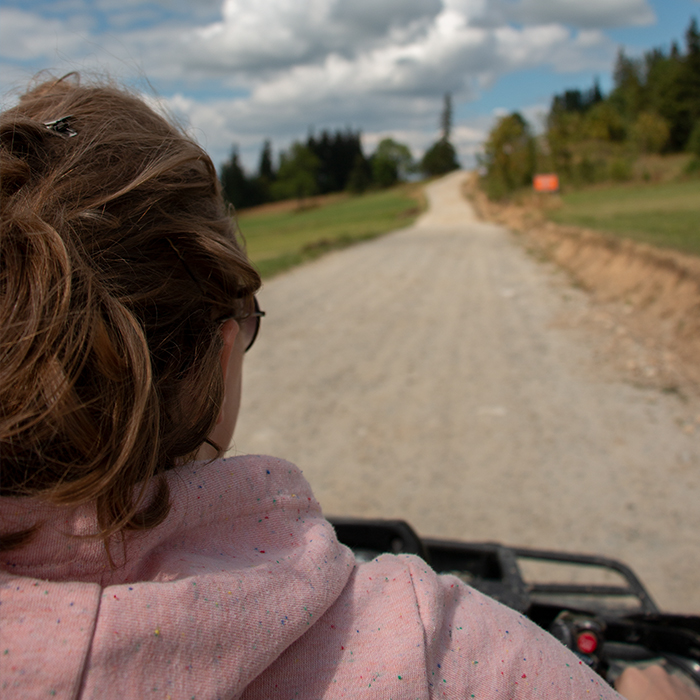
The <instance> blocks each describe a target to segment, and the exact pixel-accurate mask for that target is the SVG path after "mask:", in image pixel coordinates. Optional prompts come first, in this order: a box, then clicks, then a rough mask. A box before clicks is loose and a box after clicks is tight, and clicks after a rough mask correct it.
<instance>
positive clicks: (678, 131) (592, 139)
mask: <svg viewBox="0 0 700 700" xmlns="http://www.w3.org/2000/svg"><path fill="white" fill-rule="evenodd" d="M684 151H687V152H690V153H692V154H693V155H694V158H693V160H691V162H690V165H689V169H690V170H698V171H700V32H699V31H698V25H697V21H696V20H695V19H692V20H691V21H690V24H689V26H688V29H687V30H686V32H685V47H684V49H681V48H679V46H678V44H677V43H676V42H673V43H672V44H671V48H670V50H669V51H664V50H663V49H661V48H655V49H652V50H651V51H648V52H646V53H645V54H644V55H643V56H642V57H641V58H631V57H629V56H627V55H625V53H624V51H622V50H620V51H619V52H618V56H617V60H616V64H615V69H614V72H613V89H612V90H611V92H610V93H609V94H608V95H607V96H605V95H603V94H602V92H601V90H600V87H599V85H598V83H597V82H596V83H595V84H594V85H593V87H592V88H590V89H588V90H583V91H582V90H567V91H565V92H564V93H562V94H558V95H555V96H554V98H553V99H552V104H551V107H550V109H549V113H548V115H547V117H546V122H545V132H544V134H543V135H542V136H541V137H538V138H535V137H534V136H533V132H532V127H531V126H530V124H529V123H528V122H527V120H526V119H525V118H524V117H523V116H522V115H521V114H520V113H518V112H513V113H511V114H509V115H507V116H504V117H502V118H501V119H499V120H498V122H497V123H496V125H495V126H494V128H493V129H492V130H491V132H490V134H489V137H488V139H487V141H486V143H485V145H484V153H483V156H482V157H481V166H482V173H483V176H482V183H483V185H484V188H485V190H486V192H487V193H488V194H489V196H491V197H492V198H494V199H498V198H502V197H504V196H506V195H508V194H509V193H510V192H513V191H514V190H516V189H518V188H520V187H523V186H528V185H530V184H531V182H532V177H533V175H534V174H535V172H537V171H539V172H555V173H557V174H558V175H559V177H560V180H562V181H563V182H564V183H571V184H586V183H593V182H599V181H603V180H625V179H629V178H630V177H631V175H632V166H633V164H634V161H635V160H636V159H637V158H638V157H639V156H640V155H642V154H650V153H661V154H663V153H681V152H684Z"/></svg>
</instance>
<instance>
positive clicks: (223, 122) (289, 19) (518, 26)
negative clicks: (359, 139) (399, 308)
mask: <svg viewBox="0 0 700 700" xmlns="http://www.w3.org/2000/svg"><path fill="white" fill-rule="evenodd" d="M2 1H3V0H0V2H2ZM96 6H99V8H100V10H101V11H102V12H103V13H104V14H103V16H102V20H101V21H102V23H101V24H98V23H97V20H96V19H95V18H94V16H93V14H92V13H93V11H94V9H95V7H96ZM33 7H41V5H34V6H33ZM45 7H46V8H51V9H50V11H49V10H48V9H47V10H46V13H45V15H42V14H40V10H36V11H34V12H28V11H23V10H20V9H17V8H16V7H15V8H14V9H11V8H7V9H2V10H0V11H1V12H2V17H0V61H2V63H3V65H6V66H9V67H10V69H9V70H7V71H3V77H2V78H1V80H2V81H3V83H4V87H7V86H8V81H15V82H17V81H19V80H20V79H21V78H23V77H24V72H26V71H30V72H31V68H30V66H32V65H33V66H36V68H37V69H38V68H43V67H47V66H52V65H53V66H56V72H57V73H59V74H60V73H63V72H67V71H68V70H75V69H77V70H83V71H85V70H87V71H88V72H89V71H90V69H91V67H95V66H99V67H101V68H103V69H106V70H107V71H108V72H109V73H111V74H112V75H114V76H116V77H120V76H128V78H133V76H137V77H139V78H142V77H143V76H144V75H145V76H148V77H149V78H151V79H152V80H154V81H155V82H156V84H157V85H158V86H159V89H160V90H161V91H162V92H165V93H170V94H171V95H173V97H171V98H170V100H169V104H170V106H171V107H172V109H174V110H175V111H176V112H177V113H178V114H181V115H182V116H183V118H186V119H187V120H189V122H190V123H191V124H192V126H193V129H194V130H195V135H197V134H199V140H200V141H201V142H203V145H205V147H207V148H208V149H209V150H210V152H211V153H212V155H213V156H214V158H215V160H217V159H218V160H221V158H222V157H224V155H225V154H226V153H227V152H228V150H229V148H230V144H231V143H233V142H237V143H239V144H240V146H241V149H242V152H243V153H244V154H245V153H246V149H248V150H249V151H250V152H252V149H257V148H259V144H260V143H261V141H262V138H263V136H264V135H269V136H271V137H272V138H273V139H275V141H276V142H277V143H279V144H280V145H285V144H286V143H287V142H288V141H289V139H291V138H293V137H295V136H297V137H299V136H301V135H302V134H303V133H305V132H306V130H307V129H308V128H309V127H311V126H317V127H319V128H321V127H330V128H343V127H345V126H351V127H354V128H360V127H366V128H369V129H371V133H372V134H381V133H392V134H393V133H399V132H397V131H396V130H397V129H398V130H399V131H400V132H403V133H406V134H407V135H410V141H409V144H410V145H411V147H412V148H415V149H418V150H422V149H423V148H425V146H426V145H427V144H428V141H429V139H430V138H433V137H434V131H435V129H436V122H437V116H438V115H439V111H440V106H441V100H442V95H443V94H444V93H445V92H448V91H449V92H452V93H453V95H454V98H455V103H456V104H460V103H464V102H465V101H469V100H472V99H474V98H476V97H477V96H478V95H479V94H480V92H481V91H483V90H484V89H485V88H486V87H488V86H490V85H492V84H493V83H494V82H495V81H496V80H497V79H498V78H499V77H500V76H502V75H504V74H506V73H508V72H511V71H514V70H523V69H528V68H535V67H544V68H547V69H549V70H553V71H557V72H567V71H571V72H574V71H584V70H605V69H607V68H609V66H610V63H611V61H612V58H613V56H614V52H615V46H614V45H613V43H612V42H611V41H610V40H609V39H608V38H607V37H606V36H605V34H604V33H603V32H602V31H601V28H602V27H608V26H613V25H615V26H617V25H620V24H628V25H634V24H640V23H644V22H649V21H651V19H653V13H652V11H651V9H650V8H649V5H648V2H647V0H586V2H585V3H583V2H581V0H352V1H350V0H265V1H264V2H261V1H260V0H219V3H218V4H217V0H201V2H196V3H191V2H186V1H185V0H154V2H152V3H149V4H148V7H147V8H146V10H147V12H148V14H147V15H143V14H139V13H142V12H144V11H145V10H144V7H143V4H142V3H140V2H138V0H91V1H90V2H86V0H56V1H55V2H53V3H47V4H46V5H45ZM217 8H218V12H217V11H216V10H217ZM159 12H160V13H162V15H161V16H160V19H159V21H155V20H154V18H156V19H157V18H158V17H159V15H158V13H159ZM134 23H136V24H134ZM132 25H134V26H133V27H132ZM130 27H131V28H130ZM204 94H206V95H207V96H206V97H203V95H204ZM185 95H188V96H187V97H185ZM194 95H198V97H197V98H195V97H194ZM465 128H466V127H465ZM472 128H473V129H476V131H474V132H470V133H472V135H474V133H476V132H477V131H478V130H479V128H480V127H477V126H474V127H472ZM457 133H460V138H463V139H464V141H463V145H462V146H461V148H463V149H467V150H468V149H469V148H471V146H470V145H469V144H470V143H471V141H470V140H469V138H471V137H469V138H467V136H466V134H467V132H465V131H463V132H458V130H457V129H456V130H455V134H457ZM418 134H423V135H424V136H423V137H422V138H421V137H419V136H418ZM426 134H427V135H428V136H426ZM367 138H368V139H369V138H370V137H369V136H368V137H367ZM455 138H456V136H455ZM367 142H368V143H369V141H367ZM460 143H462V142H460Z"/></svg>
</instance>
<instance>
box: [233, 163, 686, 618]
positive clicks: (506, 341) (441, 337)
mask: <svg viewBox="0 0 700 700" xmlns="http://www.w3.org/2000/svg"><path fill="white" fill-rule="evenodd" d="M463 177H464V173H461V172H457V173H453V174H451V175H449V176H447V177H445V178H443V179H441V180H439V181H437V182H435V183H433V184H431V185H429V186H428V187H427V196H428V199H429V202H430V209H429V211H428V212H427V213H426V214H425V215H424V216H423V217H422V218H421V219H419V221H418V222H417V223H416V224H415V225H414V226H412V227H410V228H407V229H403V230H400V231H397V232H394V233H392V234H389V235H387V236H384V237H382V238H379V239H376V240H374V241H371V242H368V243H365V244H362V245H358V246H355V247H352V248H349V249H346V250H343V251H339V252H335V253H332V254H330V255H328V256H326V257H324V258H322V259H319V260H317V261H315V262H313V263H311V264H308V265H305V266H303V267H301V268H297V269H295V270H292V271H291V272H288V273H286V274H284V275H281V276H279V277H277V278H275V279H273V280H271V281H270V282H268V283H266V284H265V287H264V289H263V290H262V292H261V294H260V300H261V305H262V307H263V308H264V309H265V310H266V311H267V316H266V318H265V319H264V323H263V328H262V330H261V334H260V338H259V340H258V342H257V343H256V346H255V348H254V349H253V350H252V351H251V353H250V354H249V356H248V357H247V358H246V366H245V381H244V399H243V405H242V411H241V417H240V419H239V425H238V429H237V432H236V441H235V449H234V450H233V452H232V453H241V452H254V453H267V454H273V455H276V456H279V457H284V458H286V459H288V460H290V461H293V462H295V463H296V464H298V465H299V466H300V467H301V468H302V469H303V470H304V473H305V475H306V477H307V478H308V479H309V481H310V482H311V484H312V486H313V487H314V490H315V493H316V495H317V497H318V499H319V501H320V502H321V504H322V506H323V508H324V511H325V512H326V513H328V514H334V515H356V516H372V517H390V518H393V517H398V518H404V519H406V520H408V521H409V522H411V523H412V524H413V526H414V527H415V528H416V530H417V531H418V532H420V533H421V534H424V535H433V536H441V537H449V538H462V539H471V540H496V541H500V542H503V543H506V544H511V545H526V546H536V547H541V548H558V549H566V550H570V551H581V552H590V553H599V554H605V555H608V556H613V557H618V558H620V559H622V560H623V561H625V562H627V563H628V564H630V565H631V566H632V567H633V568H634V569H635V570H636V571H637V573H638V574H639V575H640V576H641V578H642V580H643V581H644V582H645V583H646V585H647V586H648V588H649V589H650V591H651V593H652V596H653V597H655V599H656V600H657V602H658V603H659V605H660V606H661V607H663V608H665V609H668V610H673V611H678V612H686V613H687V612H695V613H700V585H698V581H700V563H699V562H700V557H699V554H698V553H699V552H700V507H699V506H698V502H699V497H700V441H699V439H698V438H699V436H700V426H698V430H695V432H692V431H688V430H687V427H688V426H687V421H686V418H687V415H688V411H689V410H695V409H691V408H689V405H688V404H687V403H683V401H682V400H681V399H680V398H679V397H678V396H675V395H670V394H664V393H661V392H658V391H655V390H651V389H643V388H638V387H634V386H632V385H630V384H628V383H625V381H623V379H622V378H621V377H618V376H616V375H615V373H614V370H612V369H611V368H610V367H607V366H605V360H604V359H602V356H601V355H600V354H599V353H598V351H597V345H596V342H597V341H596V339H595V338H593V337H589V336H587V335H585V334H583V333H582V332H577V331H576V329H572V328H571V327H570V325H571V324H567V323H566V319H567V318H569V317H572V316H573V315H575V313H577V312H578V311H579V310H580V308H581V305H586V304H589V303H590V301H589V300H588V299H587V297H586V296H585V294H584V293H583V292H581V291H580V290H576V289H573V288H571V287H570V285H569V283H568V282H567V280H566V278H565V277H564V276H563V275H562V274H561V273H559V272H558V271H556V270H555V269H553V268H552V267H551V266H550V265H548V264H546V263H542V262H539V261H537V260H535V259H533V258H532V257H531V256H529V255H528V254H527V253H526V252H525V251H524V250H523V248H522V247H521V246H520V245H519V243H518V242H517V241H516V240H515V238H514V237H513V235H512V234H510V233H509V232H508V231H506V230H505V229H503V228H501V227H498V226H494V225H491V224H486V223H483V222H480V221H477V220H476V218H475V216H474V213H473V211H472V209H471V208H470V206H469V204H468V203H467V202H466V201H465V200H464V199H463V198H462V197H461V196H460V193H459V185H460V182H461V180H462V178H463ZM699 420H700V417H699ZM684 421H685V422H684ZM684 426H685V429H684Z"/></svg>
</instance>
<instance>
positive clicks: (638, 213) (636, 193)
mask: <svg viewBox="0 0 700 700" xmlns="http://www.w3.org/2000/svg"><path fill="white" fill-rule="evenodd" d="M547 216H548V217H549V218H550V219H551V220H552V221H554V222H556V223H560V224H570V225H574V226H584V227H586V228H592V229H597V230H600V231H603V232H606V233H610V234H613V235H615V236H619V237H621V238H631V239H633V240H636V241H641V242H643V243H649V244H651V245H655V246H658V247H662V248H673V249H675V250H679V251H681V252H683V253H691V254H693V255H700V179H694V180H686V181H682V182H672V183H670V182H667V183H659V184H635V185H608V186H605V187H602V186H599V187H592V188H589V189H585V190H579V191H575V192H569V193H567V194H564V195H562V197H561V206H560V207H558V208H556V209H549V211H547Z"/></svg>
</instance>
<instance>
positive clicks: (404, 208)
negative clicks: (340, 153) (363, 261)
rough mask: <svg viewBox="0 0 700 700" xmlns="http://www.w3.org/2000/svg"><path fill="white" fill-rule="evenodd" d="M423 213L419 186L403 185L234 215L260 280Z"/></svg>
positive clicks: (399, 224)
mask: <svg viewBox="0 0 700 700" xmlns="http://www.w3.org/2000/svg"><path fill="white" fill-rule="evenodd" d="M422 209H423V204H422V199H421V196H420V186H418V185H415V184H409V185H401V186H399V187H395V188H392V189H390V190H383V191H380V192H370V193H367V194H363V195H356V196H351V195H328V196H327V197H317V198H314V199H313V200H311V201H310V202H309V203H308V204H307V205H306V206H303V205H302V206H300V205H299V204H298V203H297V202H285V203H278V204H273V205H266V206H262V207H258V208H256V209H250V210H247V211H246V210H244V211H242V212H240V213H239V214H238V217H237V218H238V226H239V228H240V230H241V232H242V234H243V237H244V238H245V241H246V245H247V249H248V255H249V256H250V258H251V260H252V261H253V263H254V264H255V266H256V267H257V268H258V271H259V272H260V274H261V275H262V276H263V277H271V276H272V275H275V274H277V273H279V272H282V271H284V270H287V269H289V268H291V267H294V266H295V265H299V264H301V263H303V262H306V261H307V260H313V259H314V258H317V257H319V256H320V255H322V254H323V253H326V252H328V251H330V250H336V249H339V248H345V247H347V246H349V245H352V244H353V243H357V242H360V241H364V240H369V239H371V238H376V237H377V236H380V235H381V234H383V233H387V232H388V231H392V230H394V229H397V228H402V227H404V226H409V225H410V224H412V223H413V221H414V220H415V219H416V217H417V216H418V214H420V212H421V211H422Z"/></svg>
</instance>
